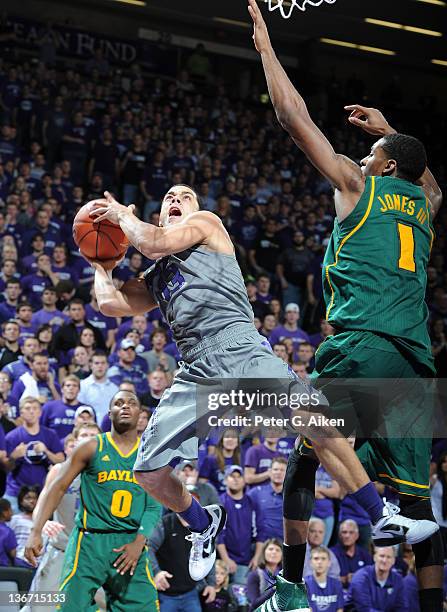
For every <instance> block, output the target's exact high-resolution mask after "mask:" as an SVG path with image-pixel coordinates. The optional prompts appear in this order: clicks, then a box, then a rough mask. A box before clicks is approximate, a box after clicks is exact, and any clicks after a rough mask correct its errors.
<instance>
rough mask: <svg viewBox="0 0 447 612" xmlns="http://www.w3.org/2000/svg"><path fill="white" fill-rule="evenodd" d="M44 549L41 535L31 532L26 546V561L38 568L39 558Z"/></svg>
mask: <svg viewBox="0 0 447 612" xmlns="http://www.w3.org/2000/svg"><path fill="white" fill-rule="evenodd" d="M42 549H43V542H42V536H41V534H40V533H36V532H35V531H33V530H31V533H30V534H29V536H28V540H27V541H26V544H25V559H26V560H27V561H28V563H30V564H31V565H32V566H33V567H37V558H38V557H39V556H40V555H41V553H42Z"/></svg>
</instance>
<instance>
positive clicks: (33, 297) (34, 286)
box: [20, 274, 53, 310]
mask: <svg viewBox="0 0 447 612" xmlns="http://www.w3.org/2000/svg"><path fill="white" fill-rule="evenodd" d="M20 285H21V287H22V291H23V294H24V295H25V296H26V297H27V299H28V302H29V303H30V304H31V306H32V307H33V310H34V309H37V308H41V307H42V293H43V292H44V289H46V288H47V287H52V286H53V285H52V284H51V281H50V279H49V278H48V276H39V275H38V274H29V275H28V276H24V277H23V278H22V280H21V281H20Z"/></svg>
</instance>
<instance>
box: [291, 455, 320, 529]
mask: <svg viewBox="0 0 447 612" xmlns="http://www.w3.org/2000/svg"><path fill="white" fill-rule="evenodd" d="M318 465H319V464H318V461H315V460H314V459H310V458H309V457H303V456H302V455H301V454H300V453H299V451H297V450H293V451H292V452H291V453H290V455H289V461H288V463H287V471H286V476H285V479H284V493H283V500H284V501H283V513H284V518H286V519H289V520H291V521H308V520H309V519H310V517H311V516H312V510H313V507H314V502H315V472H316V471H317V469H318Z"/></svg>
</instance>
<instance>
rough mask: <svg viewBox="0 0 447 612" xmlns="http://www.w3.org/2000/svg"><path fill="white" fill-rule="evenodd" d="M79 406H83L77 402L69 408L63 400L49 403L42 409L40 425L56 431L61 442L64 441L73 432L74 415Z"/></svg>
mask: <svg viewBox="0 0 447 612" xmlns="http://www.w3.org/2000/svg"><path fill="white" fill-rule="evenodd" d="M78 406H82V404H81V403H80V402H77V403H76V404H75V405H74V406H69V405H68V404H64V402H63V401H62V400H52V401H51V402H47V403H46V404H44V405H43V407H42V414H41V417H40V424H41V425H43V426H44V427H48V428H49V429H51V430H53V431H55V432H56V433H57V435H58V437H59V438H60V440H63V439H64V438H66V437H67V436H68V434H71V432H72V431H73V426H74V422H75V418H74V415H75V412H76V408H78Z"/></svg>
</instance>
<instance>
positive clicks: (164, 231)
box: [93, 185, 436, 580]
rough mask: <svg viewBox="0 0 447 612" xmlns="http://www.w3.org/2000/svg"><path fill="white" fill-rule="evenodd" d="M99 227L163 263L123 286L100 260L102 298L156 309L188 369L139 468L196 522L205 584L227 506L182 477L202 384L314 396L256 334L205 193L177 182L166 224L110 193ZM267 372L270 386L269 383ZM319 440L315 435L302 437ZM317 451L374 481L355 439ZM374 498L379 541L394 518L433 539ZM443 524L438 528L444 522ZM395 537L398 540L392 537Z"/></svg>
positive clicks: (196, 550) (359, 481)
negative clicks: (117, 231)
mask: <svg viewBox="0 0 447 612" xmlns="http://www.w3.org/2000/svg"><path fill="white" fill-rule="evenodd" d="M94 206H95V209H96V210H95V211H94V213H93V214H95V215H96V219H97V220H98V221H100V220H103V219H108V220H109V221H111V222H112V223H116V224H119V225H120V226H121V229H122V230H123V231H124V233H125V234H126V236H127V237H128V239H129V241H130V242H131V243H132V245H133V246H134V247H135V248H137V249H138V250H139V251H140V252H141V253H142V254H143V255H145V256H146V257H148V258H150V259H153V260H157V261H156V263H155V264H154V265H153V266H152V267H151V268H150V269H149V270H147V271H146V272H145V273H144V275H143V278H141V279H132V280H130V281H128V282H127V283H126V284H125V285H123V287H122V288H121V289H120V290H117V289H116V287H115V286H114V284H113V281H112V271H111V269H112V267H113V265H115V264H113V263H111V264H110V265H107V264H106V265H104V264H100V263H93V265H94V266H95V269H96V273H95V292H96V296H97V299H98V304H99V307H100V309H101V311H102V312H103V313H104V314H105V315H109V316H119V317H121V316H132V315H135V314H139V313H143V312H146V311H148V310H150V309H152V308H155V307H156V306H157V305H158V306H159V307H160V309H161V312H162V313H163V315H164V318H165V319H166V321H167V322H168V324H169V325H170V327H171V329H172V332H173V335H174V338H175V341H176V342H177V344H178V347H179V349H180V351H181V353H182V358H183V362H182V366H181V368H180V370H179V372H178V373H177V374H176V376H175V379H174V382H173V384H172V386H171V387H170V388H169V389H167V390H166V391H165V393H164V395H163V396H162V398H161V400H160V404H159V405H158V407H157V409H156V411H155V413H154V414H153V416H152V418H151V420H150V422H149V424H148V426H147V429H146V431H145V432H144V434H143V436H142V439H141V444H140V448H139V453H138V458H137V461H136V463H135V467H134V470H135V477H136V479H137V481H138V482H139V483H140V484H141V485H142V486H143V487H144V488H145V490H146V491H147V492H148V493H150V494H151V495H152V496H153V497H155V498H156V499H158V500H159V501H160V502H161V503H162V504H163V505H165V506H167V507H169V508H170V509H171V510H173V511H174V512H177V513H178V514H180V516H181V517H182V518H183V519H184V520H185V521H186V523H187V524H188V525H189V527H190V530H191V531H192V533H191V535H190V536H188V537H189V538H190V539H191V541H192V549H191V555H190V567H189V569H190V573H191V576H192V578H193V579H195V580H200V579H201V578H203V577H204V576H206V575H207V574H208V572H209V571H210V569H211V567H212V565H213V563H214V559H215V555H216V552H215V539H216V535H217V534H218V532H219V531H220V530H221V529H222V528H223V525H224V521H225V516H224V510H223V508H221V507H219V506H210V507H208V508H206V509H204V508H202V507H201V506H200V504H199V503H198V502H197V501H196V500H195V499H194V498H193V497H192V496H191V495H190V493H189V492H188V491H187V490H186V488H185V486H184V485H183V484H182V482H181V481H180V480H179V479H178V478H177V477H176V476H175V475H174V473H173V465H175V462H176V461H178V459H179V458H185V459H193V458H196V457H197V454H198V440H197V437H196V432H195V429H194V426H195V421H196V398H197V392H198V390H200V388H201V386H203V389H204V390H205V391H206V383H207V380H208V379H210V378H221V379H225V378H230V379H244V378H251V379H259V388H260V390H261V391H263V390H265V391H267V390H268V391H270V392H272V391H275V390H276V389H274V388H273V389H272V386H271V385H272V384H275V383H277V388H278V390H279V391H284V387H286V388H287V390H289V392H290V388H291V386H292V388H293V392H296V393H303V392H306V388H305V386H304V383H303V382H302V381H301V380H300V379H299V378H298V377H297V376H296V375H295V374H294V373H293V371H292V370H291V368H290V367H288V366H287V364H285V363H284V362H283V361H282V360H281V359H279V358H278V357H276V356H275V355H274V354H273V352H272V350H271V348H270V345H269V344H268V342H266V340H265V338H263V337H262V336H260V335H259V334H258V332H257V331H256V328H255V326H254V323H253V311H252V308H251V306H250V303H249V301H248V297H247V292H246V289H245V285H244V281H243V278H242V274H241V271H240V269H239V266H238V264H237V262H236V258H235V255H234V248H233V244H232V242H231V240H230V238H229V236H228V234H227V232H226V230H225V228H224V226H223V224H222V223H221V221H220V219H219V218H218V217H217V216H216V215H214V214H213V213H210V212H206V211H201V210H200V206H199V201H198V198H197V195H196V193H195V192H194V190H193V189H191V187H188V186H187V185H174V186H172V187H171V189H169V191H168V192H167V193H166V195H165V197H164V199H163V202H162V207H161V215H160V223H161V225H160V227H155V226H153V225H149V224H147V223H143V222H142V221H140V220H139V219H138V218H137V217H136V216H135V215H134V207H133V206H129V207H127V206H123V205H121V204H119V203H118V202H117V201H116V200H114V198H113V197H112V196H111V195H110V194H109V193H108V192H106V197H105V199H102V200H97V201H96V203H95V205H94ZM266 376H268V377H269V378H270V380H269V382H268V385H269V387H268V389H265V387H264V388H263V387H262V385H263V380H264V379H265V378H266ZM303 433H306V434H307V435H309V436H310V438H311V439H314V438H313V437H312V432H309V431H307V430H306V431H303ZM316 450H317V452H318V453H319V454H320V456H321V460H322V462H323V464H324V465H325V467H326V469H328V470H329V471H331V472H332V474H334V472H335V473H336V474H337V479H338V480H339V481H340V483H341V484H342V486H344V487H345V488H346V489H347V490H348V491H350V492H354V491H357V490H358V489H360V488H362V487H364V486H365V485H366V484H367V483H368V482H369V479H368V477H367V475H366V473H365V471H364V470H363V468H362V467H361V464H360V462H359V460H358V459H357V457H356V455H355V453H354V451H353V450H352V448H351V447H350V446H349V444H348V442H347V441H346V440H345V439H344V438H342V437H340V436H335V435H334V436H332V437H331V438H330V439H326V440H325V442H324V445H321V447H320V444H319V442H318V441H316ZM376 497H377V499H376V500H375V501H376V502H377V503H378V504H380V505H381V509H382V510H383V513H382V514H381V517H380V519H379V520H376V521H375V533H374V535H375V537H376V538H381V537H382V535H383V534H382V529H383V528H384V527H385V526H386V525H387V524H389V523H390V522H392V523H393V524H394V525H395V524H400V525H402V526H403V525H404V526H405V529H406V530H407V532H406V533H407V540H408V541H411V540H412V541H415V539H419V538H424V537H426V536H427V534H428V535H429V534H430V533H431V531H432V529H433V523H429V522H428V521H425V522H423V523H420V522H417V521H409V520H408V519H403V518H402V517H400V516H399V515H398V514H396V511H395V510H393V511H391V510H390V509H389V508H388V506H384V505H383V503H382V502H381V500H380V498H379V497H378V495H377V496H376ZM435 528H436V526H435ZM387 537H389V538H390V539H391V540H392V541H394V539H393V538H394V536H393V534H387Z"/></svg>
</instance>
